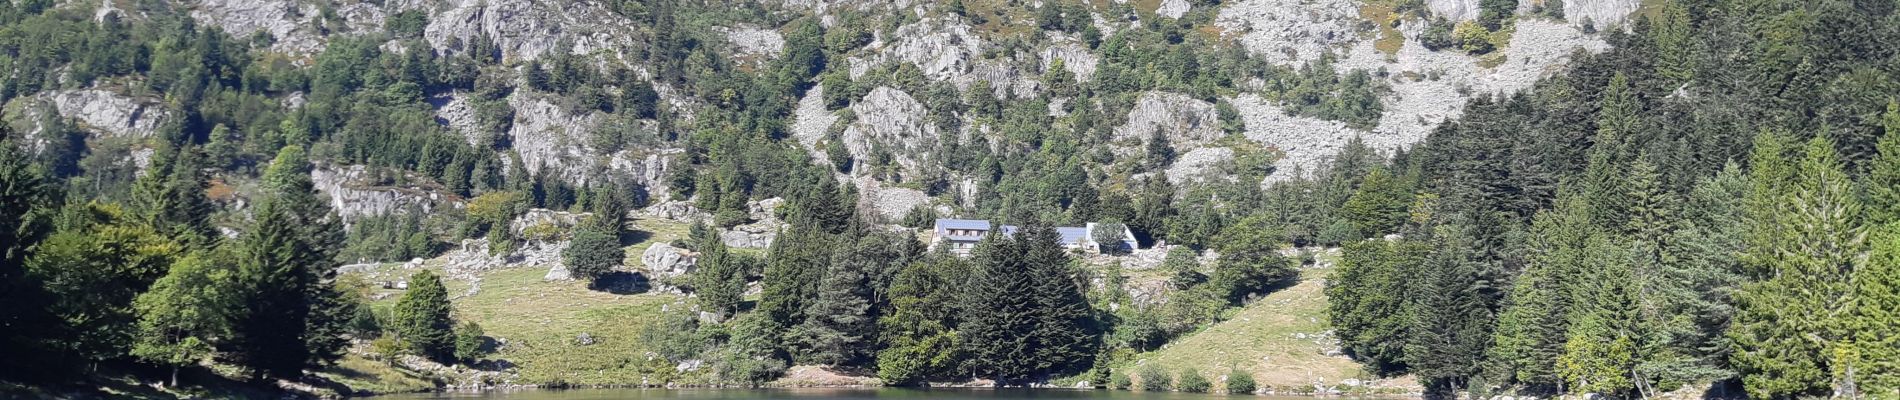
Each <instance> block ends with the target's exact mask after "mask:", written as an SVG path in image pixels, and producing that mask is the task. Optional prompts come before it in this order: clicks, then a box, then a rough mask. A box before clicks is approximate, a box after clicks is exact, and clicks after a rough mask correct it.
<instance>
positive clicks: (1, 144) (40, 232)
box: [0, 124, 67, 381]
mask: <svg viewBox="0 0 1900 400" xmlns="http://www.w3.org/2000/svg"><path fill="white" fill-rule="evenodd" d="M7 134H8V130H7V128H6V124H0V304H6V305H7V306H5V307H0V348H5V349H7V351H4V352H0V378H11V379H16V380H22V381H25V380H39V379H47V378H59V377H61V375H62V373H63V372H64V370H65V368H62V367H63V366H66V365H67V364H66V363H63V362H60V361H61V360H63V359H66V358H67V356H66V355H65V354H62V353H61V352H59V351H57V348H58V346H56V345H55V343H53V342H54V340H53V338H56V337H60V336H62V335H60V334H59V332H57V330H56V329H57V327H58V326H59V324H58V323H56V322H54V321H55V319H54V318H53V317H52V314H50V313H48V312H47V309H46V306H47V303H49V302H50V300H51V299H50V295H49V294H48V293H46V292H45V291H44V290H43V289H42V287H41V286H40V284H39V282H38V281H37V280H36V279H34V278H33V277H32V276H30V275H28V274H27V269H26V261H27V258H28V250H29V249H31V248H32V247H33V246H35V245H36V244H38V243H39V242H40V241H41V240H42V239H44V238H45V236H46V234H47V233H48V232H49V231H50V230H51V227H50V225H49V224H48V223H47V218H46V209H45V208H44V207H45V206H46V205H48V204H51V203H52V202H53V199H56V198H58V197H59V196H58V195H57V194H56V193H55V192H54V187H53V186H52V185H51V182H49V180H48V179H47V176H46V172H45V170H44V169H43V168H41V167H40V166H38V165H35V164H34V163H33V162H32V158H31V156H30V155H27V154H26V152H24V151H21V150H20V149H19V148H17V147H15V146H14V143H13V141H12V140H11V138H10V137H8V135H7Z"/></svg>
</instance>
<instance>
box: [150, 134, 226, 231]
mask: <svg viewBox="0 0 1900 400" xmlns="http://www.w3.org/2000/svg"><path fill="white" fill-rule="evenodd" d="M202 158H203V155H202V152H201V151H200V150H199V149H198V148H197V147H176V146H166V147H163V148H160V149H159V150H158V151H157V152H156V153H155V154H154V155H153V157H152V166H151V167H150V168H148V169H147V170H148V171H150V173H147V174H144V175H141V176H139V178H138V180H136V181H134V182H133V185H132V199H131V203H130V206H131V209H132V210H133V212H134V213H135V217H136V218H137V219H138V220H139V222H142V223H144V224H146V225H147V226H151V227H153V228H154V229H157V230H159V231H160V232H163V233H165V234H166V235H167V236H169V237H173V238H176V239H178V240H180V241H182V242H185V243H190V244H197V245H209V244H210V241H212V240H214V239H216V238H217V237H218V236H217V232H216V230H215V229H213V228H212V227H211V224H210V221H209V220H208V219H209V218H210V215H211V211H212V205H211V203H210V201H209V199H206V198H205V195H204V193H205V188H206V186H208V181H207V180H206V178H205V176H204V174H203V172H201V171H202V170H203V168H204V165H202V164H203V162H202Z"/></svg>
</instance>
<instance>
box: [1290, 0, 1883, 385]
mask: <svg viewBox="0 0 1900 400" xmlns="http://www.w3.org/2000/svg"><path fill="white" fill-rule="evenodd" d="M1894 11H1895V10H1894V9H1893V7H1890V6H1877V7H1871V8H1869V7H1867V6H1866V5H1865V4H1859V3H1853V4H1850V2H1828V1H1823V2H1780V1H1769V2H1756V3H1750V4H1747V5H1743V4H1738V3H1728V2H1696V1H1671V2H1665V3H1664V4H1663V7H1661V9H1660V10H1659V12H1658V13H1656V15H1655V16H1654V17H1653V18H1647V17H1646V18H1642V19H1639V20H1637V21H1636V22H1634V23H1633V25H1632V26H1631V27H1630V28H1629V29H1628V30H1627V31H1624V30H1615V31H1610V32H1607V33H1608V35H1607V37H1608V38H1609V40H1610V41H1611V43H1612V44H1613V45H1614V49H1612V50H1610V51H1608V52H1606V53H1603V54H1599V55H1592V56H1587V57H1584V58H1581V59H1579V60H1577V62H1576V63H1574V65H1573V66H1572V67H1571V68H1570V69H1569V70H1568V71H1566V73H1564V74H1561V75H1558V76H1554V77H1551V78H1548V79H1545V80H1543V81H1541V82H1540V83H1539V84H1537V85H1536V87H1535V88H1533V89H1532V90H1531V91H1530V92H1528V93H1524V94H1519V95H1508V96H1502V97H1499V98H1495V99H1479V100H1476V101H1474V102H1473V103H1472V104H1470V105H1469V106H1468V107H1467V108H1466V114H1465V116H1464V117H1463V118H1462V119H1461V120H1459V121H1456V122H1452V123H1449V124H1447V125H1446V126H1444V127H1441V128H1440V129H1438V130H1437V131H1435V132H1433V133H1432V134H1431V135H1430V136H1429V137H1428V138H1427V139H1426V140H1425V142H1423V143H1421V144H1419V145H1418V146H1415V147H1413V148H1411V149H1409V150H1407V151H1401V152H1397V153H1395V154H1393V155H1392V156H1391V157H1390V158H1388V159H1387V160H1385V161H1381V162H1379V163H1380V164H1382V166H1381V167H1379V168H1381V169H1382V170H1389V171H1403V172H1402V173H1400V174H1397V175H1396V176H1397V177H1398V179H1397V186H1401V187H1406V188H1408V189H1405V190H1398V191H1386V190H1381V189H1379V188H1380V187H1381V186H1386V187H1389V186H1391V185H1392V184H1391V183H1381V182H1387V181H1390V180H1391V178H1392V177H1393V175H1390V174H1378V175H1377V176H1375V175H1374V174H1367V175H1364V177H1363V178H1362V179H1360V182H1359V183H1358V184H1357V190H1356V193H1355V194H1353V195H1352V196H1351V200H1349V201H1348V202H1347V204H1348V209H1352V208H1355V207H1353V206H1352V205H1353V204H1355V203H1357V204H1359V206H1358V207H1357V208H1359V209H1362V210H1384V211H1381V212H1377V213H1376V214H1379V215H1389V216H1391V217H1392V218H1389V219H1383V221H1386V222H1387V223H1379V224H1371V225H1361V227H1367V228H1372V230H1371V231H1370V232H1377V233H1380V234H1392V235H1394V236H1390V237H1388V238H1386V239H1371V240H1355V241H1348V242H1346V244H1345V250H1344V257H1343V259H1342V260H1341V264H1340V269H1339V270H1338V271H1337V275H1335V276H1334V278H1333V282H1332V284H1331V285H1329V287H1328V288H1327V295H1328V298H1329V300H1330V304H1329V313H1328V314H1329V316H1330V320H1331V322H1332V323H1333V324H1334V325H1335V328H1336V329H1337V334H1338V336H1339V338H1340V340H1341V345H1342V347H1344V349H1345V350H1346V352H1347V353H1348V354H1349V355H1351V356H1352V357H1354V358H1355V359H1356V360H1359V361H1360V362H1361V363H1363V364H1364V365H1365V367H1366V369H1367V370H1369V371H1371V372H1373V373H1375V374H1379V375H1383V376H1392V375H1398V374H1412V375H1414V376H1417V377H1418V379H1419V380H1420V381H1421V383H1423V384H1425V385H1426V387H1427V388H1428V389H1430V390H1431V391H1432V392H1434V393H1440V394H1446V393H1460V392H1462V393H1470V394H1473V395H1482V394H1485V393H1501V392H1518V393H1529V394H1538V395H1555V394H1579V393H1596V394H1601V395H1606V396H1610V397H1616V398H1638V397H1650V396H1654V395H1657V394H1659V393H1664V392H1670V391H1674V390H1677V389H1679V388H1682V387H1685V386H1688V385H1707V384H1713V387H1712V388H1713V390H1714V391H1715V392H1716V393H1727V394H1731V395H1746V396H1748V397H1754V398H1791V397H1803V396H1827V395H1834V396H1846V397H1858V396H1869V397H1876V398H1877V397H1882V396H1888V395H1893V394H1896V393H1900V392H1896V391H1900V385H1897V384H1900V382H1896V381H1895V380H1894V379H1893V377H1895V376H1900V370H1895V369H1894V367H1895V363H1894V361H1895V360H1900V353H1895V352H1894V351H1893V350H1894V349H1895V348H1896V347H1894V343H1896V340H1900V339H1896V336H1895V335H1894V334H1893V332H1894V328H1895V327H1896V324H1900V320H1896V319H1894V318H1893V315H1892V313H1891V311H1889V310H1891V309H1893V306H1894V304H1897V303H1896V301H1897V300H1900V298H1897V297H1895V295H1894V293H1895V292H1894V290H1893V289H1892V286H1893V285H1894V284H1895V283H1896V282H1900V281H1897V280H1895V276H1896V275H1895V271H1896V270H1900V264H1895V263H1894V262H1893V260H1892V259H1891V257H1889V256H1888V254H1889V253H1891V249H1890V248H1892V247H1894V245H1895V244H1896V243H1900V242H1896V238H1900V237H1896V236H1894V234H1893V229H1894V228H1893V221H1892V219H1893V218H1892V216H1893V215H1894V213H1893V212H1891V211H1888V210H1887V209H1889V208H1891V207H1892V204H1891V203H1893V200H1892V199H1890V198H1891V197H1893V196H1891V195H1890V194H1889V192H1892V191H1893V189H1892V188H1893V187H1894V185H1895V182H1894V181H1893V178H1892V177H1891V176H1892V175H1893V173H1891V172H1887V171H1888V170H1892V169H1895V168H1896V167H1895V166H1894V165H1895V164H1893V163H1894V162H1895V160H1900V158H1896V157H1895V154H1900V136H1897V135H1896V133H1900V104H1897V103H1895V102H1894V99H1893V98H1892V97H1891V94H1892V93H1894V92H1893V91H1892V89H1893V88H1894V86H1893V83H1892V82H1891V81H1889V80H1886V79H1884V78H1879V77H1876V76H1875V75H1877V74H1874V75H1870V74H1869V73H1870V72H1871V71H1880V70H1885V71H1891V70H1892V69H1893V68H1894V66H1895V65H1894V64H1893V61H1892V60H1893V58H1891V57H1890V55H1891V54H1892V52H1893V49H1891V48H1889V46H1880V45H1876V43H1885V42H1884V41H1885V40H1891V38H1893V37H1895V36H1894V35H1895V34H1896V33H1897V32H1895V31H1894V30H1892V29H1891V23H1892V22H1893V21H1896V16H1895V14H1894ZM1773 20H1780V21H1801V22H1800V23H1799V24H1796V25H1799V26H1802V27H1805V28H1796V27H1795V25H1786V24H1777V23H1770V22H1768V21H1773ZM1797 32H1798V33H1797ZM1822 37H1829V38H1831V39H1821V38H1822ZM1738 54H1739V55H1743V56H1741V57H1742V59H1744V61H1741V62H1738V63H1731V62H1729V61H1733V60H1736V58H1731V56H1732V55H1738ZM1723 60H1728V61H1723ZM1821 64H1825V65H1828V66H1827V67H1825V68H1811V69H1802V68H1797V67H1794V66H1795V65H1821ZM1380 192H1386V193H1385V194H1383V195H1382V194H1379V193H1380ZM1362 199H1365V200H1367V201H1361V200H1362ZM1372 205H1383V206H1377V207H1374V206H1372Z"/></svg>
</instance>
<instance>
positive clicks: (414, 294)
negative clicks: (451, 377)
mask: <svg viewBox="0 0 1900 400" xmlns="http://www.w3.org/2000/svg"><path fill="white" fill-rule="evenodd" d="M395 319H396V321H395V322H396V323H395V328H396V329H395V330H396V337H397V338H399V340H401V341H402V343H403V345H404V346H405V347H407V348H408V349H409V351H412V352H415V354H418V355H421V356H423V357H428V358H429V359H432V360H436V361H438V362H443V363H447V362H449V361H451V360H454V359H455V333H454V331H453V329H454V327H455V323H454V321H451V320H450V319H449V292H448V289H446V288H444V287H443V286H442V278H440V277H437V276H436V275H435V273H433V272H429V271H428V270H422V271H417V272H416V273H415V274H414V275H410V276H409V290H408V291H406V292H403V294H402V298H401V299H398V300H396V318H395Z"/></svg>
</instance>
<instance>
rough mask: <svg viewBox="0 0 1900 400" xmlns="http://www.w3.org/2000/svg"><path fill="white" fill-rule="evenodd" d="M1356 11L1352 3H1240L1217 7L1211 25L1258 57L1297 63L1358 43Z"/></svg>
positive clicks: (1280, 0)
mask: <svg viewBox="0 0 1900 400" xmlns="http://www.w3.org/2000/svg"><path fill="white" fill-rule="evenodd" d="M1358 12H1359V2H1357V1H1353V0H1243V1H1238V2H1234V3H1230V4H1227V5H1225V6H1223V7H1221V10H1220V14H1219V15H1218V16H1216V17H1215V19H1214V24H1215V25H1216V26H1218V27H1220V28H1221V29H1224V30H1226V31H1227V32H1232V33H1236V34H1239V41H1240V43H1241V44H1242V45H1244V46H1246V47H1247V49H1248V50H1250V51H1252V53H1253V54H1254V55H1256V56H1259V57H1262V58H1264V59H1266V60H1267V61H1270V62H1273V63H1277V64H1282V65H1300V64H1304V63H1306V62H1309V61H1313V60H1317V59H1319V57H1320V56H1321V55H1324V54H1326V53H1327V52H1329V51H1332V49H1333V48H1336V47H1339V46H1344V45H1347V44H1350V43H1352V42H1354V41H1357V40H1359V33H1358V30H1357V28H1355V26H1356V25H1357V24H1358V23H1359V22H1360V21H1361V20H1360V19H1359V18H1358Z"/></svg>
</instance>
